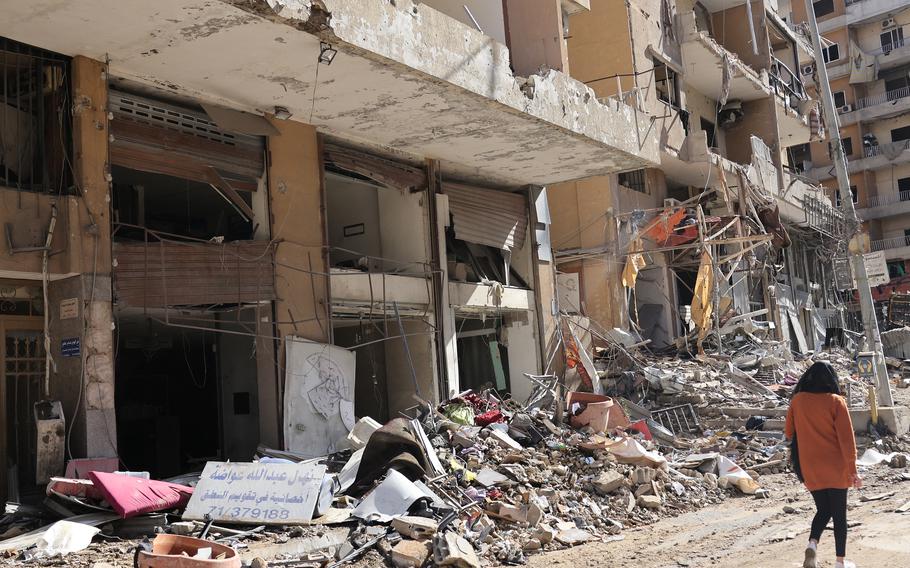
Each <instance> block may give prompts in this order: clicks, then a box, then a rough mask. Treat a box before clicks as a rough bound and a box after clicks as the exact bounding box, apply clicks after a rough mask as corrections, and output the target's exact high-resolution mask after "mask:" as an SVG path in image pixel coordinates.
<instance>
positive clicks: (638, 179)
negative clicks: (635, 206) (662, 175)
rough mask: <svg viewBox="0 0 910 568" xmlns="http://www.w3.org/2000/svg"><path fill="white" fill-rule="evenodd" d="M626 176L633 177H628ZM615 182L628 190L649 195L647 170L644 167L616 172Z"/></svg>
mask: <svg viewBox="0 0 910 568" xmlns="http://www.w3.org/2000/svg"><path fill="white" fill-rule="evenodd" d="M624 176H625V177H626V183H623V177H624ZM628 176H633V177H632V178H629V177H628ZM616 183H617V184H619V185H620V186H622V187H624V188H626V189H628V190H630V191H634V192H636V193H642V194H644V195H651V192H650V190H649V188H648V172H647V170H646V169H640V170H632V171H629V172H620V173H619V174H616Z"/></svg>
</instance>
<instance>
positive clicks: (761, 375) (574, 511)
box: [0, 336, 906, 568]
mask: <svg viewBox="0 0 910 568" xmlns="http://www.w3.org/2000/svg"><path fill="white" fill-rule="evenodd" d="M614 339H615V338H614ZM572 343H573V347H574V348H575V350H576V351H575V354H574V362H575V365H574V367H573V366H571V365H570V368H569V369H567V371H566V373H565V377H564V378H562V379H560V378H558V377H557V376H555V375H546V376H533V375H528V380H529V381H531V382H532V383H533V384H534V385H535V388H534V389H533V392H532V393H531V395H530V396H529V397H528V399H527V400H526V401H524V402H523V403H519V402H518V401H516V400H513V399H508V398H505V397H502V396H500V394H499V393H498V392H497V391H496V390H495V389H489V390H483V391H477V392H475V391H466V392H463V393H461V394H460V395H458V396H457V397H455V398H452V399H450V400H448V401H445V402H444V403H442V404H440V405H437V406H432V405H429V404H423V405H419V406H417V407H414V408H413V409H411V413H410V415H409V416H403V417H399V418H395V419H393V420H391V421H389V422H388V423H386V424H384V425H381V424H379V423H377V422H375V421H373V420H372V419H370V418H368V417H367V418H362V419H361V420H359V421H358V422H356V424H354V426H353V428H352V429H351V430H350V432H349V433H348V435H347V436H346V438H345V439H343V440H341V441H339V443H338V444H337V447H339V448H342V449H340V451H338V452H336V453H334V454H332V455H328V456H323V457H320V458H310V459H304V458H303V457H302V456H298V455H296V454H294V453H293V452H288V451H279V450H273V449H269V448H265V447H260V448H259V451H258V453H259V455H258V456H257V457H256V459H255V460H254V461H251V462H244V463H232V462H209V463H207V464H206V466H205V468H204V470H203V471H202V472H198V473H195V474H191V475H186V476H182V477H181V478H178V479H170V480H164V481H157V480H153V479H149V476H148V474H143V473H135V472H112V471H111V470H112V469H115V468H116V465H117V462H116V460H112V463H99V462H98V461H91V460H89V461H88V463H79V460H75V461H74V462H71V468H70V470H69V471H68V473H67V476H66V477H65V478H54V479H52V480H51V482H50V483H49V484H48V486H47V498H46V500H45V502H44V506H43V507H26V506H18V507H17V506H8V507H7V512H6V513H7V514H6V515H5V516H4V517H3V519H2V520H0V538H3V539H6V540H2V541H0V555H6V557H7V558H6V559H5V560H4V559H0V565H2V564H3V563H4V562H7V561H9V562H22V561H29V562H32V563H36V564H41V563H53V562H57V561H56V560H53V558H55V557H56V556H57V555H61V554H70V553H74V552H79V551H84V552H81V553H80V554H77V555H75V556H71V557H69V558H68V560H67V562H68V564H72V562H70V558H81V557H85V556H86V555H87V556H88V557H91V558H93V559H97V558H99V557H100V558H110V557H116V556H118V555H119V556H123V555H124V554H132V553H133V551H135V554H136V558H137V563H138V565H139V566H144V565H152V564H151V563H148V562H147V561H148V560H149V559H153V558H154V557H155V556H156V555H157V556H169V555H180V556H183V557H184V561H185V562H191V561H192V560H194V559H198V560H200V561H202V560H205V561H211V560H215V561H222V562H223V563H224V564H223V565H225V566H241V565H250V566H257V567H259V568H262V567H263V566H267V565H272V566H310V567H317V566H318V567H325V566H332V567H335V566H342V565H346V564H351V563H354V562H356V561H358V559H362V558H365V557H367V555H369V556H368V558H369V559H370V560H371V561H373V560H378V558H380V557H381V558H382V559H383V560H384V561H385V562H386V563H388V564H390V565H394V566H399V567H408V566H423V565H425V564H426V563H428V562H431V563H433V564H436V565H441V566H450V565H451V566H460V567H479V566H481V565H482V564H490V563H492V564H521V563H524V562H525V561H526V559H527V556H528V555H529V554H534V553H538V552H540V551H547V550H554V549H560V548H565V547H571V546H575V545H578V544H581V543H585V542H594V541H599V542H606V541H610V540H618V539H622V538H623V531H624V529H626V528H628V527H634V526H639V525H643V524H647V523H652V522H654V521H656V520H657V519H659V518H661V517H662V516H668V515H676V514H680V513H682V512H686V511H689V510H693V509H697V508H701V507H705V506H708V505H712V504H716V503H719V502H721V501H722V500H724V499H726V498H728V497H730V496H734V495H754V496H756V497H763V496H767V495H768V492H767V491H766V490H765V489H762V487H761V475H763V474H770V473H781V472H784V471H787V469H788V453H787V447H786V442H785V440H784V439H783V436H782V433H781V431H780V430H781V429H782V424H783V416H784V414H785V412H786V405H787V400H788V398H789V395H790V393H791V391H792V387H793V386H794V385H795V384H796V381H797V380H798V377H799V376H800V374H801V373H802V371H803V370H804V369H805V367H806V366H807V365H808V364H810V363H811V361H809V360H802V361H794V360H792V359H789V358H787V357H785V356H783V355H782V354H781V353H780V352H779V350H778V349H777V348H775V347H773V346H772V345H770V344H769V343H766V344H765V346H764V348H763V349H762V350H761V351H757V352H754V353H750V354H747V353H740V354H738V355H737V356H735V357H724V356H720V355H715V356H708V355H704V354H702V355H698V356H693V357H690V358H688V359H681V358H679V357H674V358H661V357H658V356H655V355H653V354H651V353H648V352H646V351H645V350H644V349H642V348H641V347H642V346H641V345H640V344H638V343H637V342H635V341H634V340H633V341H631V342H630V341H629V339H628V338H622V337H620V338H619V340H616V341H614V342H611V343H608V344H607V345H608V346H607V347H606V348H604V347H600V348H596V349H591V350H590V352H591V353H592V354H593V355H594V356H593V357H589V356H588V355H587V353H588V350H587V349H584V348H582V349H581V350H578V347H579V343H580V342H579V341H578V340H577V338H576V337H574V336H573V338H572ZM582 353H583V354H584V355H582ZM570 355H572V354H570ZM823 356H824V357H826V358H827V359H828V360H830V361H831V362H832V364H834V365H835V367H837V368H838V369H839V371H840V372H841V373H842V374H843V375H845V376H844V378H845V380H847V381H848V382H849V381H852V382H855V383H856V387H857V388H856V390H857V392H858V394H860V393H864V392H865V388H864V387H865V384H864V383H863V381H860V380H858V379H856V378H854V377H850V376H848V375H849V374H851V370H852V361H851V360H850V358H849V357H848V356H846V355H845V354H843V353H840V352H830V353H826V354H823ZM568 358H569V360H570V361H571V360H572V359H573V357H568ZM573 373H574V374H575V378H576V379H577V378H579V376H580V377H581V379H585V378H586V379H587V381H585V380H581V381H575V382H574V383H570V381H569V378H571V377H573ZM579 382H581V383H586V385H587V386H588V387H589V388H588V389H587V390H588V391H593V392H581V391H580V390H572V389H571V388H567V383H570V384H575V385H577V384H578V383H579ZM873 449H875V451H876V452H877V453H873V454H868V455H865V456H864V459H866V460H867V461H868V462H869V463H883V462H887V463H888V464H891V465H893V466H894V467H905V466H906V456H905V455H904V454H902V453H901V452H900V451H899V449H900V448H897V447H895V446H893V445H890V444H889V443H888V442H886V441H881V440H880V441H878V442H877V445H875V446H873ZM109 461H110V460H109ZM902 463H903V464H904V465H903V466H901V464H902ZM51 521H56V522H51ZM39 525H44V526H39ZM36 526H39V528H37V529H36V530H33V531H30V529H32V528H35V527H36ZM154 535H157V536H155V538H154V539H153V540H151V541H149V540H147V538H146V539H145V540H142V541H136V542H135V544H129V545H126V544H124V542H123V541H122V540H119V539H136V538H142V537H148V536H154ZM93 539H94V540H95V541H96V542H94V544H93ZM98 539H102V542H100V543H99V542H97V541H98ZM110 539H116V540H115V541H114V542H107V541H108V540H110ZM86 549H87V550H86ZM144 559H145V560H144ZM365 561H366V560H365ZM143 562H146V564H143ZM85 565H87V566H89V565H91V564H90V563H89V564H85ZM186 565H187V566H191V565H192V564H186ZM200 565H201V564H200Z"/></svg>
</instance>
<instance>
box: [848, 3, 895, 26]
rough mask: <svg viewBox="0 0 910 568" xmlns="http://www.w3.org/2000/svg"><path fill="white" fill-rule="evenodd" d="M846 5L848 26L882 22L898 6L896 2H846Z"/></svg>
mask: <svg viewBox="0 0 910 568" xmlns="http://www.w3.org/2000/svg"><path fill="white" fill-rule="evenodd" d="M846 4H847V14H846V16H847V18H846V21H847V25H848V26H856V25H859V24H864V23H867V22H871V21H874V20H881V19H882V18H883V17H885V15H886V14H889V13H891V12H894V10H895V7H896V6H897V4H896V3H895V1H894V0H846Z"/></svg>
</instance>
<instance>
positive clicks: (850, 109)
mask: <svg viewBox="0 0 910 568" xmlns="http://www.w3.org/2000/svg"><path fill="white" fill-rule="evenodd" d="M837 112H839V113H841V114H843V113H845V112H853V105H844V106H842V107H840V108H839V109H837Z"/></svg>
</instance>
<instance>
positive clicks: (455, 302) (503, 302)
mask: <svg viewBox="0 0 910 568" xmlns="http://www.w3.org/2000/svg"><path fill="white" fill-rule="evenodd" d="M449 304H450V305H451V306H453V307H454V308H455V309H456V310H458V311H459V312H462V313H467V312H476V313H481V312H487V311H490V310H497V311H509V312H524V311H529V310H533V309H534V292H533V291H532V290H528V289H526V288H516V287H514V286H504V287H503V288H502V296H501V297H498V298H497V294H496V291H495V290H494V289H493V287H492V286H488V285H486V284H474V283H472V282H449Z"/></svg>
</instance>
